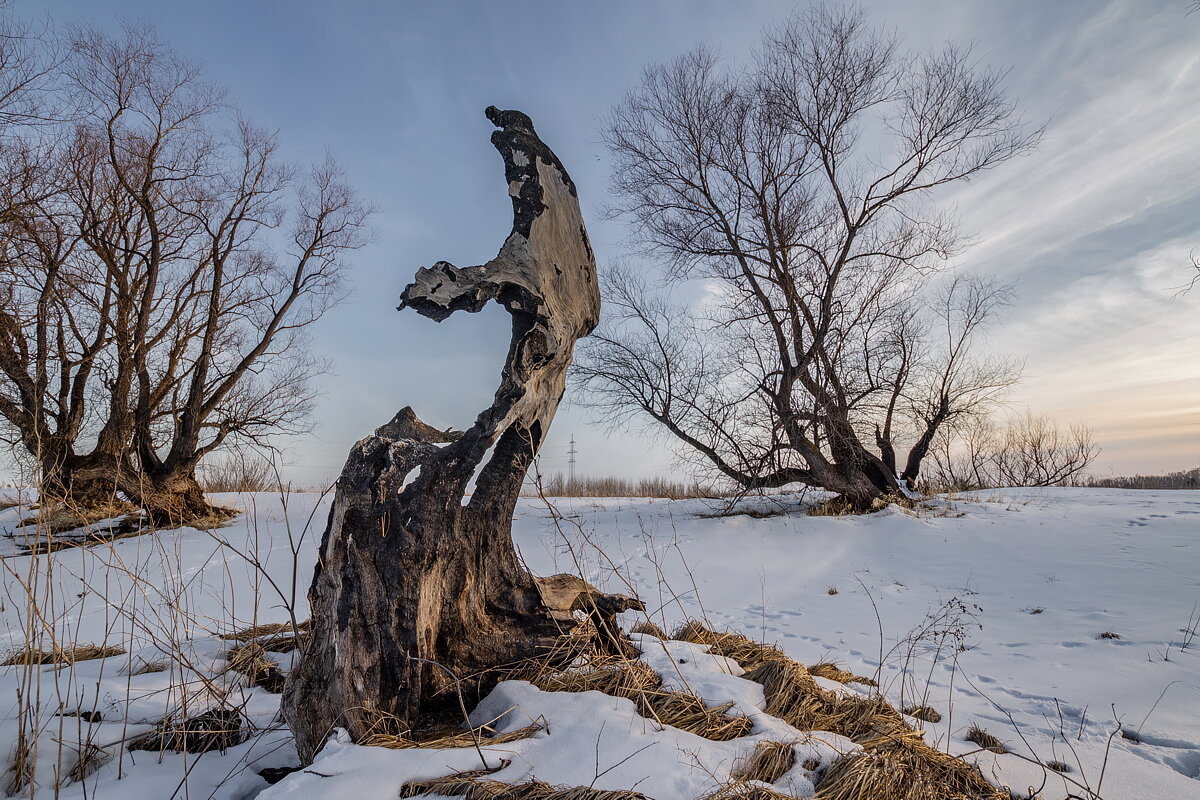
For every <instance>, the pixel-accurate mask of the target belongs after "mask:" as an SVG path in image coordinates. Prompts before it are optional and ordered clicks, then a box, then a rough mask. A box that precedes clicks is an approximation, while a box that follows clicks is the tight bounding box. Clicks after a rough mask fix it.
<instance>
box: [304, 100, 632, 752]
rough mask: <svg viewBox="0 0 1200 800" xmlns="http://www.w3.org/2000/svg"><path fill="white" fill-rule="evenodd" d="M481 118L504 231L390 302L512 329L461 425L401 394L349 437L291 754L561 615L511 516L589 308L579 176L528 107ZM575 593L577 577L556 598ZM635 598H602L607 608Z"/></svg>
mask: <svg viewBox="0 0 1200 800" xmlns="http://www.w3.org/2000/svg"><path fill="white" fill-rule="evenodd" d="M487 116H488V119H490V120H491V121H492V122H493V123H494V124H495V125H496V126H497V127H498V128H500V130H498V131H496V132H494V133H493V134H492V144H493V145H494V146H495V147H496V149H497V150H499V151H500V154H501V156H502V157H503V158H504V167H505V177H506V179H507V181H508V187H509V194H510V195H511V196H512V203H513V217H514V220H513V229H512V233H511V234H510V235H509V236H508V238H507V239H506V240H505V242H504V245H503V247H502V248H501V249H500V253H499V255H497V256H496V258H494V259H492V260H491V261H489V262H488V263H486V264H484V265H482V266H475V267H467V268H463V269H460V268H458V267H455V266H453V265H452V264H448V263H446V262H444V261H442V262H438V263H437V264H435V265H434V266H433V267H431V268H429V269H421V270H419V271H418V272H417V275H416V279H415V281H414V282H413V283H412V284H410V285H409V286H408V287H407V288H406V289H405V290H404V293H403V295H402V298H401V299H402V302H401V306H400V307H401V308H404V307H409V308H412V309H414V310H416V311H417V312H418V313H420V314H423V315H425V316H427V317H430V318H432V319H435V320H438V321H441V320H443V319H445V318H446V317H448V316H450V315H451V314H452V313H453V312H455V311H458V310H466V311H472V312H474V311H479V310H480V309H481V308H483V306H484V305H485V304H486V303H487V302H488V301H490V300H495V301H497V302H498V303H500V304H501V305H503V306H504V307H505V308H506V309H507V310H508V311H509V313H510V314H511V315H512V341H511V344H510V347H509V352H508V357H507V360H506V361H505V365H504V370H503V374H502V376H501V381H500V386H499V388H498V389H497V391H496V395H495V402H494V403H493V404H492V405H491V407H489V408H487V409H485V410H484V411H483V412H482V413H480V414H479V416H478V418H477V419H476V420H475V424H474V425H473V426H472V427H471V428H470V429H469V430H467V431H465V432H454V431H446V432H443V431H438V430H436V429H434V428H432V427H430V426H429V425H426V424H425V423H423V422H421V421H420V420H419V419H417V417H416V415H415V414H414V413H413V412H412V409H410V408H405V409H403V410H402V411H400V412H399V413H398V414H397V415H396V417H395V419H393V420H392V421H391V422H390V423H388V424H387V425H384V426H383V427H381V428H379V429H378V430H376V432H375V434H374V435H372V436H368V437H367V438H366V439H363V440H362V441H360V442H358V443H357V444H355V445H354V447H353V449H352V450H351V452H350V455H349V458H348V459H347V461H346V465H345V467H344V469H343V471H342V475H341V477H340V478H339V480H338V484H337V490H336V495H335V497H334V502H333V508H332V509H331V512H330V517H329V524H328V527H327V528H326V531H325V536H324V539H323V540H322V543H321V549H320V553H319V563H318V566H317V572H316V575H315V577H314V579H313V584H312V587H311V589H310V590H309V602H310V604H311V607H312V633H311V636H310V638H309V642H308V645H307V646H306V648H305V650H304V652H303V655H302V657H301V660H300V661H299V663H298V665H297V666H296V667H295V668H294V669H293V671H292V673H291V675H290V676H289V679H288V683H287V687H286V689H285V692H284V698H283V712H284V716H285V718H286V719H287V722H288V725H289V726H290V727H291V729H292V732H293V733H294V734H295V737H296V743H297V748H298V750H299V752H300V757H301V758H302V759H303V760H305V761H308V760H311V758H312V757H313V755H314V754H315V753H316V751H317V750H319V749H320V747H321V746H322V745H323V744H324V742H325V740H326V738H327V737H328V735H329V733H330V732H331V730H332V729H333V728H334V727H343V728H346V729H347V730H348V732H349V733H350V735H351V737H353V738H356V739H357V738H359V737H361V736H362V735H363V734H365V733H367V732H368V731H369V730H371V729H372V726H377V725H379V724H380V723H381V722H382V723H386V724H387V725H388V727H390V728H392V729H396V730H398V731H403V730H406V729H411V728H412V727H414V726H415V725H416V724H417V723H418V720H419V717H420V716H421V714H422V713H423V712H425V711H427V710H428V709H429V708H430V707H431V706H436V705H438V704H439V703H445V702H447V701H453V700H454V696H453V694H452V693H451V692H449V691H447V690H448V689H449V688H450V684H451V683H452V681H451V680H450V678H449V677H448V673H447V671H449V673H452V674H454V675H456V676H458V677H460V678H463V679H470V680H469V681H465V682H464V683H465V685H463V686H461V687H460V688H463V689H464V691H466V692H467V693H468V694H475V693H477V692H479V691H483V690H485V689H486V688H488V686H489V685H490V683H494V681H495V678H491V679H490V680H489V677H488V676H487V675H486V674H484V675H482V676H481V672H483V671H485V670H488V669H489V668H492V667H496V666H498V665H503V664H508V663H512V662H514V661H517V660H520V659H523V658H527V657H530V656H534V655H536V654H538V653H541V652H544V650H545V649H546V648H547V647H549V646H551V645H552V644H553V643H554V641H555V639H556V638H557V636H558V635H559V633H560V631H561V630H562V628H561V625H562V624H563V622H564V621H567V620H569V619H570V616H569V614H568V615H566V616H564V612H566V611H569V608H563V607H562V606H563V601H562V599H561V598H560V597H553V598H552V597H551V594H553V593H548V594H546V595H545V596H543V591H542V590H540V589H539V583H538V580H537V579H535V578H534V576H533V575H531V574H530V573H529V572H528V571H527V570H525V568H524V567H523V566H522V564H521V562H520V559H519V557H518V556H517V553H516V550H515V548H514V546H513V542H512V536H511V528H512V514H513V510H514V508H515V505H516V500H517V495H518V493H519V490H520V488H521V484H522V481H523V480H524V477H525V472H526V470H527V468H528V467H529V465H530V463H531V461H532V460H533V457H534V455H535V454H536V453H537V451H538V448H539V446H540V445H541V443H542V440H543V438H544V437H545V435H546V431H547V429H548V428H549V426H550V422H551V420H552V419H553V417H554V413H555V410H556V409H557V407H558V402H559V400H560V399H561V397H562V393H563V389H564V386H565V379H566V372H567V367H568V366H569V364H570V362H571V357H572V353H573V350H574V345H575V341H576V339H578V338H580V337H582V336H586V335H587V334H588V333H589V332H590V331H591V330H592V329H593V328H594V327H595V325H596V323H597V321H598V318H599V312H600V295H599V291H598V288H597V284H596V264H595V259H594V258H593V255H592V250H591V247H590V245H589V243H588V239H587V232H586V230H585V228H584V224H583V218H582V216H581V214H580V211H579V202H578V198H577V195H576V190H575V185H574V183H572V181H571V179H570V177H568V175H567V172H566V170H565V169H564V168H563V166H562V164H561V163H560V162H559V160H558V158H557V157H556V156H555V155H554V153H553V152H551V151H550V149H549V148H548V147H547V146H546V145H545V144H544V143H543V142H542V141H541V140H540V139H539V138H538V137H537V134H536V133H535V132H534V129H533V123H532V122H531V121H530V119H529V118H528V117H527V116H525V115H524V114H522V113H520V112H517V111H499V110H497V109H495V108H489V109H487ZM489 450H491V451H492V454H491V458H490V459H489V460H488V461H487V463H486V464H484V466H483V468H482V471H480V473H479V475H478V478H477V480H476V485H475V490H474V493H473V494H472V496H471V498H470V500H469V502H466V503H464V495H465V493H466V490H467V486H468V483H469V481H470V479H471V477H472V475H473V474H474V472H475V470H476V467H478V465H479V464H480V463H481V462H482V461H483V459H484V457H485V455H487V453H488V451H489ZM575 580H578V579H575ZM579 583H580V584H582V581H579ZM584 586H586V584H584ZM588 589H589V590H590V587H588ZM589 594H590V592H589V591H584V590H580V591H575V592H574V594H573V595H572V597H573V598H575V599H574V600H570V601H569V603H568V605H570V604H575V605H578V603H577V602H576V601H577V600H578V599H579V598H580V597H584V596H588V595H589ZM634 604H636V601H631V600H629V599H628V598H619V597H618V598H611V597H609V598H606V599H605V602H603V603H601V604H600V605H603V606H604V608H605V610H606V613H607V614H608V615H609V616H610V617H611V615H612V614H615V613H616V612H617V611H620V610H623V609H624V608H627V607H630V606H631V605H634ZM593 605H595V603H593ZM552 606H558V607H559V608H558V609H557V611H555V610H552V608H551V607H552ZM439 693H440V697H439Z"/></svg>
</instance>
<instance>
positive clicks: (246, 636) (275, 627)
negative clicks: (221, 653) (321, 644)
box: [221, 620, 310, 653]
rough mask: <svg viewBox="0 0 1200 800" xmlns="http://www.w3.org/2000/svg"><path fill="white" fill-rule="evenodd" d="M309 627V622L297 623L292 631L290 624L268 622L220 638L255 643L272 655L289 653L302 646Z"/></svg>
mask: <svg viewBox="0 0 1200 800" xmlns="http://www.w3.org/2000/svg"><path fill="white" fill-rule="evenodd" d="M309 625H310V620H304V621H303V622H301V623H298V624H297V625H296V627H295V629H294V630H293V628H292V623H290V622H269V623H265V624H263V625H254V626H252V627H249V628H243V629H242V630H239V631H234V632H233V633H227V634H225V635H224V636H222V637H221V638H222V639H224V640H226V641H234V642H250V641H257V643H258V644H260V645H262V648H263V649H264V650H270V651H271V652H273V653H290V652H292V651H293V650H295V649H296V648H297V647H299V646H301V645H302V644H304V640H305V638H306V637H307V636H308V630H309Z"/></svg>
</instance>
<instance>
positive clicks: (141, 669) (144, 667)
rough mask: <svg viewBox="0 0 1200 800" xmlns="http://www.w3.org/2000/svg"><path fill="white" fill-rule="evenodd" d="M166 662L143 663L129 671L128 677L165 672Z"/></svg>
mask: <svg viewBox="0 0 1200 800" xmlns="http://www.w3.org/2000/svg"><path fill="white" fill-rule="evenodd" d="M166 671H167V662H165V661H143V662H141V663H140V664H139V665H138V666H136V667H134V668H133V669H132V670H130V671H129V674H130V675H149V674H150V673H152V672H166Z"/></svg>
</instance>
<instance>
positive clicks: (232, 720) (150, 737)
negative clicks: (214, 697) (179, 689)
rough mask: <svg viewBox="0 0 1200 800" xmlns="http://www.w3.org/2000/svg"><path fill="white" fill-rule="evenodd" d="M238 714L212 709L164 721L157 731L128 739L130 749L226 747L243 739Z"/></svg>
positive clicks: (192, 750)
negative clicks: (179, 719) (178, 720)
mask: <svg viewBox="0 0 1200 800" xmlns="http://www.w3.org/2000/svg"><path fill="white" fill-rule="evenodd" d="M247 735H248V731H247V730H246V729H245V728H244V727H242V715H241V714H240V713H239V712H238V711H237V710H236V709H232V708H214V709H212V710H210V711H206V712H204V713H203V714H199V715H197V716H195V717H191V718H189V719H185V720H183V721H182V722H180V723H178V724H172V723H170V722H165V721H164V723H163V724H162V725H160V726H159V728H158V729H157V730H153V731H150V732H149V733H144V734H142V735H141V736H138V737H136V738H134V739H132V740H131V741H130V742H129V745H128V748H129V749H130V750H151V751H158V752H163V751H166V750H174V751H176V752H180V753H207V752H209V751H211V750H226V749H228V748H230V747H233V746H235V745H239V744H241V743H242V742H244V741H245V740H246V736H247Z"/></svg>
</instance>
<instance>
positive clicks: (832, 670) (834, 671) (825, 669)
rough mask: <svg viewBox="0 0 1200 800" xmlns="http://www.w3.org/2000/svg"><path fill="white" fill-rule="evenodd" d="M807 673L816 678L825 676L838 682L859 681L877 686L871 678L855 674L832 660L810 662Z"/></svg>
mask: <svg viewBox="0 0 1200 800" xmlns="http://www.w3.org/2000/svg"><path fill="white" fill-rule="evenodd" d="M808 671H809V673H811V674H813V675H816V676H817V677H818V678H826V679H828V680H831V681H837V682H838V683H861V684H863V685H864V686H878V685H879V684H878V683H876V682H875V681H874V680H873V679H871V678H864V677H863V676H861V675H855V674H854V673H853V672H848V671H846V670H844V669H842V668H841V667H839V666H838V665H837V664H835V663H833V662H832V661H821V662H818V663H816V664H812V665H810V666H809V668H808Z"/></svg>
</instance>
